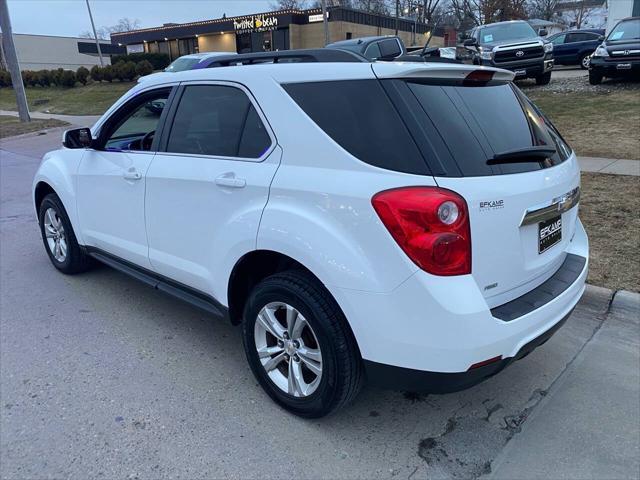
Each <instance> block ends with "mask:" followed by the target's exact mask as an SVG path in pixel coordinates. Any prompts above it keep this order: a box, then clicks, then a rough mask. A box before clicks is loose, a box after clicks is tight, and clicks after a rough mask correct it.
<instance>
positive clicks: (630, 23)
mask: <svg viewBox="0 0 640 480" xmlns="http://www.w3.org/2000/svg"><path fill="white" fill-rule="evenodd" d="M639 39H640V19H633V20H627V21H626V22H620V23H619V24H618V25H616V26H615V28H614V29H613V30H611V33H610V34H609V37H608V38H607V40H639Z"/></svg>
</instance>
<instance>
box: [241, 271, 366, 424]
mask: <svg viewBox="0 0 640 480" xmlns="http://www.w3.org/2000/svg"><path fill="white" fill-rule="evenodd" d="M272 302H283V303H286V304H288V305H290V306H292V307H294V308H295V309H296V310H298V311H299V312H300V313H301V314H302V315H303V316H304V317H305V319H306V320H307V322H308V324H309V326H310V327H311V328H312V329H313V332H314V334H315V336H316V338H317V341H318V344H319V345H318V347H319V348H320V350H321V353H322V375H321V376H320V381H319V383H318V386H317V388H316V390H315V391H314V392H313V393H311V394H310V395H308V396H305V397H296V396H293V395H290V394H289V393H287V392H285V391H284V390H281V389H280V388H279V387H278V386H277V385H276V384H275V383H274V382H273V381H272V380H271V378H269V375H268V374H267V371H266V370H265V368H264V367H263V365H262V363H261V362H260V359H259V356H258V352H257V349H256V343H255V328H256V321H257V317H258V313H259V312H260V311H261V310H262V308H263V307H264V306H265V305H267V304H269V303H272ZM242 335H243V344H244V349H245V353H246V355H247V360H248V361H249V365H250V367H251V370H252V371H253V374H254V375H255V377H256V378H257V380H258V382H259V383H260V385H261V386H262V388H263V389H264V390H265V391H266V392H267V394H268V395H269V396H270V397H271V398H272V399H273V400H274V401H275V402H276V403H278V404H279V405H280V406H281V407H283V408H285V409H286V410H288V411H289V412H291V413H294V414H295V415H298V416H300V417H305V418H319V417H323V416H325V415H328V414H330V413H331V412H334V411H335V410H337V409H339V408H341V407H342V406H344V405H345V404H347V403H349V402H350V401H352V400H353V399H354V398H355V397H356V395H357V394H358V392H359V391H360V389H361V387H362V385H363V383H364V371H363V367H362V360H361V358H360V352H359V350H358V346H357V344H356V340H355V338H354V337H353V333H352V332H351V329H350V328H349V325H348V323H347V320H346V318H345V316H344V314H343V313H342V311H341V310H340V307H339V306H338V304H337V303H336V301H335V300H334V299H333V297H332V296H331V295H330V294H329V292H328V291H327V290H326V289H325V288H324V286H323V285H322V284H321V283H319V282H318V281H317V280H316V279H315V278H314V277H312V276H311V275H309V274H307V273H305V272H298V271H293V270H292V271H287V272H282V273H278V274H275V275H273V276H271V277H268V278H266V279H265V280H263V281H262V282H260V283H259V284H258V285H257V286H256V287H255V288H254V289H253V291H252V292H251V294H250V296H249V299H248V301H247V303H246V305H245V308H244V315H243V323H242ZM289 361H291V360H288V361H287V364H288V362H289ZM283 362H285V361H283Z"/></svg>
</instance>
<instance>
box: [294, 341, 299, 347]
mask: <svg viewBox="0 0 640 480" xmlns="http://www.w3.org/2000/svg"><path fill="white" fill-rule="evenodd" d="M293 346H294V347H296V348H300V342H299V341H298V340H294V341H293Z"/></svg>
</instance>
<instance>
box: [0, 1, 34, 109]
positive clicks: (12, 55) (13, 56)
mask: <svg viewBox="0 0 640 480" xmlns="http://www.w3.org/2000/svg"><path fill="white" fill-rule="evenodd" d="M0 29H2V47H3V51H4V54H5V55H6V58H5V62H6V63H7V67H8V68H9V73H11V84H12V85H13V91H14V92H15V94H16V103H17V104H18V116H19V117H20V121H21V122H30V121H31V116H30V115H29V105H27V95H26V94H25V92H24V84H23V83H22V74H21V73H20V63H19V62H18V54H17V53H16V46H15V44H14V43H13V32H12V30H11V18H9V6H8V5H7V0H0Z"/></svg>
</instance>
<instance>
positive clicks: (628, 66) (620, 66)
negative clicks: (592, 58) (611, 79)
mask: <svg viewBox="0 0 640 480" xmlns="http://www.w3.org/2000/svg"><path fill="white" fill-rule="evenodd" d="M616 68H617V69H618V70H631V64H630V63H619V64H617V65H616Z"/></svg>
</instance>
